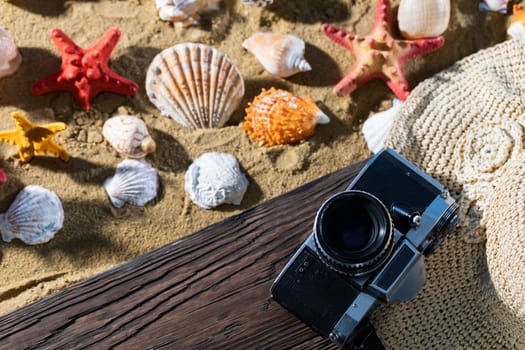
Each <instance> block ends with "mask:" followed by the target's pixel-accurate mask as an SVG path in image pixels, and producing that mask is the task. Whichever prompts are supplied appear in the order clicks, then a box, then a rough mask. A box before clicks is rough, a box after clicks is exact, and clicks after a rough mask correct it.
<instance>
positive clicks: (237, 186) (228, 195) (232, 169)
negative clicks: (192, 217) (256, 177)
mask: <svg viewBox="0 0 525 350" xmlns="http://www.w3.org/2000/svg"><path fill="white" fill-rule="evenodd" d="M184 180H185V184H184V189H185V190H186V192H188V194H189V195H190V198H191V200H192V201H193V202H194V203H195V204H197V205H198V206H199V207H201V208H204V209H211V208H214V207H216V206H218V205H220V204H223V203H227V204H235V205H239V204H241V200H242V198H243V197H244V193H245V192H246V189H247V187H248V179H247V178H246V176H245V175H244V174H243V173H241V169H240V168H239V163H238V162H237V159H235V157H234V156H233V155H231V154H228V153H215V152H210V153H204V154H202V155H201V156H200V157H199V158H197V159H195V160H194V161H193V163H192V164H191V165H190V167H189V168H188V170H187V171H186V175H185V176H184Z"/></svg>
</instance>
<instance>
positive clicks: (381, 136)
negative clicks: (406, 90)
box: [363, 98, 403, 153]
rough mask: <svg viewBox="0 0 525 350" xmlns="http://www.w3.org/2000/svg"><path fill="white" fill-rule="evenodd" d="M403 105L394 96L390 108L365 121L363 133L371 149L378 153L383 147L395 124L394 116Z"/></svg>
mask: <svg viewBox="0 0 525 350" xmlns="http://www.w3.org/2000/svg"><path fill="white" fill-rule="evenodd" d="M401 107H403V102H401V101H400V100H398V99H397V98H394V99H393V100H392V107H391V108H390V109H387V110H386V111H383V112H379V113H376V114H374V115H372V116H370V117H369V118H368V119H367V120H366V121H365V123H364V124H363V135H364V137H365V141H366V144H367V146H368V149H369V150H371V151H372V152H374V153H377V152H379V151H380V150H381V149H382V148H383V146H384V142H385V140H386V137H387V136H388V134H389V133H390V130H391V129H392V125H393V124H394V118H395V116H396V115H397V113H398V112H399V110H400V109H401Z"/></svg>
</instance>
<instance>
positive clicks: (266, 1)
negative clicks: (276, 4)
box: [242, 0, 273, 7]
mask: <svg viewBox="0 0 525 350" xmlns="http://www.w3.org/2000/svg"><path fill="white" fill-rule="evenodd" d="M242 3H243V4H245V5H250V6H257V7H265V6H268V5H270V4H271V3H273V0H242Z"/></svg>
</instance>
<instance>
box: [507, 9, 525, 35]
mask: <svg viewBox="0 0 525 350" xmlns="http://www.w3.org/2000/svg"><path fill="white" fill-rule="evenodd" d="M507 34H508V35H510V36H511V37H513V38H514V39H521V40H524V39H525V10H524V9H523V6H521V5H514V7H513V11H512V20H511V22H510V26H509V28H508V29H507Z"/></svg>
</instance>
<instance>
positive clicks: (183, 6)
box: [155, 0, 219, 26]
mask: <svg viewBox="0 0 525 350" xmlns="http://www.w3.org/2000/svg"><path fill="white" fill-rule="evenodd" d="M155 4H156V5H157V10H158V11H159V17H160V18H161V19H162V20H164V21H168V22H174V23H176V24H177V25H182V26H188V25H191V24H196V23H197V18H198V14H199V13H200V12H205V11H210V10H218V9H219V0H155Z"/></svg>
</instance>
